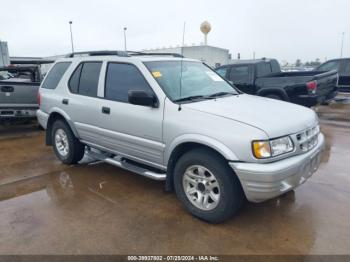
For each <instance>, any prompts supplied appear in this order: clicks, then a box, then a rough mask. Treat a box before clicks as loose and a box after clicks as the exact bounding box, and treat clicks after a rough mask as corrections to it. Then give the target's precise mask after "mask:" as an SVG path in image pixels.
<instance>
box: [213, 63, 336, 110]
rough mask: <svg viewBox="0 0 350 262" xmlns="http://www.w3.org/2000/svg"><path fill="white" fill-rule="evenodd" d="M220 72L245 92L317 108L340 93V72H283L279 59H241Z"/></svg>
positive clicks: (219, 68) (217, 70)
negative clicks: (338, 90)
mask: <svg viewBox="0 0 350 262" xmlns="http://www.w3.org/2000/svg"><path fill="white" fill-rule="evenodd" d="M216 72H217V73H219V74H220V75H221V76H223V77H224V78H226V79H227V80H229V81H231V82H232V83H233V84H234V85H235V86H236V87H238V88H239V89H240V90H241V91H242V92H244V93H247V94H252V95H259V96H265V97H269V98H274V99H279V100H284V101H288V102H292V103H295V104H300V105H304V106H308V107H311V106H314V105H316V104H319V103H323V102H326V101H328V100H331V99H333V98H334V97H335V96H336V94H337V87H336V83H337V80H338V74H337V72H336V71H331V72H319V71H301V72H282V71H281V68H280V65H279V63H278V61H277V60H276V59H265V58H263V59H256V60H237V61H236V62H234V63H233V64H229V65H224V66H221V67H218V68H217V69H216Z"/></svg>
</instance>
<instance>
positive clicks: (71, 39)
mask: <svg viewBox="0 0 350 262" xmlns="http://www.w3.org/2000/svg"><path fill="white" fill-rule="evenodd" d="M72 24H73V22H72V21H69V29H70V42H71V45H72V53H74V45H73V32H72Z"/></svg>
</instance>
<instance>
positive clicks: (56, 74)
mask: <svg viewBox="0 0 350 262" xmlns="http://www.w3.org/2000/svg"><path fill="white" fill-rule="evenodd" d="M70 64H71V62H61V63H57V64H55V65H54V66H53V67H52V69H51V70H50V72H49V74H48V75H47V77H46V78H45V81H44V82H43V84H42V85H41V87H42V88H46V89H55V88H56V87H57V85H58V83H59V82H60V80H61V78H62V76H63V75H64V73H65V72H66V71H67V69H68V67H69V66H70Z"/></svg>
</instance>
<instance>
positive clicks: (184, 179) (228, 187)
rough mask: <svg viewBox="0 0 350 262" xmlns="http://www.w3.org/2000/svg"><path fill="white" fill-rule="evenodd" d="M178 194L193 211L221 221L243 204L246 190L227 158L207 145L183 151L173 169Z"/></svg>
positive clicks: (208, 220) (190, 210)
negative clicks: (209, 148)
mask: <svg viewBox="0 0 350 262" xmlns="http://www.w3.org/2000/svg"><path fill="white" fill-rule="evenodd" d="M174 184H175V191H176V195H177V197H178V198H179V200H180V201H181V202H182V204H183V206H184V207H185V209H186V210H187V211H188V212H190V213H191V214H192V215H194V216H196V217H198V218H200V219H202V220H205V221H207V222H210V223H220V222H223V221H225V220H227V219H228V218H230V217H231V216H233V215H234V214H235V213H236V212H237V211H238V210H239V208H240V207H241V205H242V203H243V200H244V193H243V190H242V188H241V185H240V182H239V180H238V178H237V176H236V175H235V174H234V172H233V170H232V169H231V168H230V167H229V166H228V164H227V161H226V160H225V159H223V158H221V157H220V156H219V155H217V154H216V153H214V152H212V151H210V150H206V149H195V150H192V151H190V152H188V153H186V154H184V155H183V156H182V157H181V158H180V159H179V161H178V162H177V164H176V166H175V170H174Z"/></svg>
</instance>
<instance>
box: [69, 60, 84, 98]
mask: <svg viewBox="0 0 350 262" xmlns="http://www.w3.org/2000/svg"><path fill="white" fill-rule="evenodd" d="M82 68H83V64H80V65H79V66H78V68H77V69H75V71H74V73H73V75H72V76H71V78H70V80H69V89H70V91H71V92H72V93H74V94H77V93H78V90H79V81H80V74H81V69H82Z"/></svg>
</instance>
